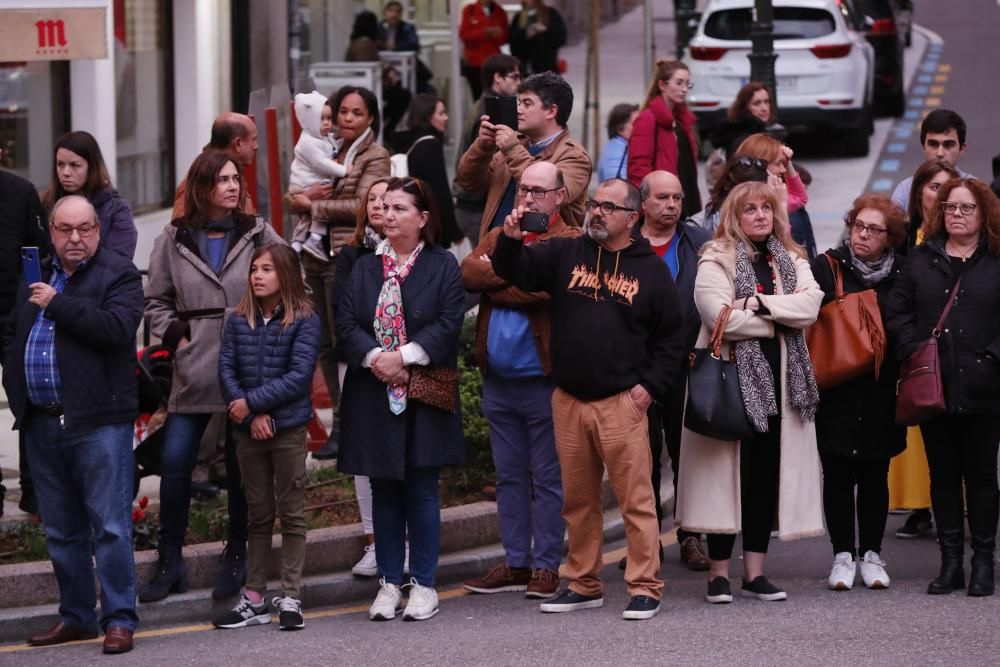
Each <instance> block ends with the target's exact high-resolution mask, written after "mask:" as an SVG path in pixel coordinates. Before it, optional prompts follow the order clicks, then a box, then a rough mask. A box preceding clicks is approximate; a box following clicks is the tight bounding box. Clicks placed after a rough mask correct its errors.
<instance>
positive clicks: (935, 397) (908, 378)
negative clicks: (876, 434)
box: [896, 278, 962, 426]
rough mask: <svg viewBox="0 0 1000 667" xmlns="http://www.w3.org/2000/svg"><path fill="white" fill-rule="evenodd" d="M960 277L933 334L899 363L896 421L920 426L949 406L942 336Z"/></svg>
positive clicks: (960, 281) (956, 293)
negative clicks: (946, 397)
mask: <svg viewBox="0 0 1000 667" xmlns="http://www.w3.org/2000/svg"><path fill="white" fill-rule="evenodd" d="M961 284H962V279H961V278H959V279H958V280H957V281H956V282H955V286H954V287H952V288H951V296H949V297H948V302H947V303H946V304H945V305H944V310H943V311H941V317H940V318H938V321H937V324H936V325H935V326H934V329H933V330H932V331H931V337H930V338H928V339H927V340H925V341H924V342H922V343H920V344H919V345H917V349H915V350H914V351H913V354H911V355H910V356H909V357H908V358H907V359H906V361H904V362H903V363H902V364H900V366H899V380H898V381H897V382H896V423H897V424H900V425H902V426H919V425H920V424H923V423H924V422H925V421H927V420H929V419H932V418H934V417H937V416H938V415H940V414H943V413H944V412H945V411H946V410H947V409H948V406H947V404H946V403H945V400H944V384H943V382H942V380H941V356H940V352H939V350H938V338H940V337H941V331H942V328H943V327H944V321H945V320H946V319H947V318H948V313H949V312H951V307H952V306H953V305H954V303H955V297H956V296H958V287H959V285H961Z"/></svg>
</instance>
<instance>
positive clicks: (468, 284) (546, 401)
mask: <svg viewBox="0 0 1000 667" xmlns="http://www.w3.org/2000/svg"><path fill="white" fill-rule="evenodd" d="M565 200H566V187H565V183H564V182H563V176H562V172H561V171H560V170H559V167H557V166H556V165H554V164H552V163H551V162H546V161H539V162H533V163H532V164H531V165H530V166H528V167H527V168H526V169H525V170H524V173H523V174H522V175H521V182H520V183H519V184H518V187H517V189H516V199H515V210H517V211H518V212H520V213H523V212H525V211H534V212H538V213H543V214H544V215H545V216H546V217H547V218H548V230H547V231H545V232H543V233H540V234H532V235H531V237H530V238H529V239H528V240H526V241H525V245H533V244H535V243H538V242H542V241H548V240H549V239H552V238H559V237H576V236H579V235H580V230H579V228H577V227H570V226H568V225H567V224H566V223H565V222H564V221H563V220H562V219H561V218H560V215H559V207H560V206H562V204H563V203H564V202H565ZM502 231H503V229H502V228H501V227H494V228H493V229H492V230H490V231H489V232H488V233H487V234H486V236H484V237H483V240H482V241H481V242H480V243H479V246H478V247H477V248H476V249H475V250H474V251H473V252H472V253H471V254H470V255H469V256H468V257H466V258H465V261H463V262H462V282H463V284H464V285H465V289H467V290H469V291H470V292H479V293H481V295H482V296H481V298H480V301H479V315H478V318H477V319H476V342H477V345H476V361H477V362H478V364H479V369H480V371H481V372H482V374H483V416H485V417H486V421H487V423H489V425H490V445H491V448H492V450H493V463H494V467H495V468H496V473H497V486H496V488H497V515H498V517H499V522H500V540H501V542H502V544H503V548H504V553H505V555H506V560H505V562H504V563H502V564H500V565H497V566H496V567H494V568H492V569H491V570H489V572H487V573H486V574H485V575H483V576H480V577H475V578H473V579H469V580H467V581H466V582H465V588H466V589H467V590H470V591H472V592H474V593H502V592H506V591H525V597H529V598H538V599H545V598H550V597H553V596H555V594H556V593H557V592H558V589H559V561H560V559H561V558H562V543H563V534H564V533H565V532H566V522H565V521H564V520H563V517H562V507H563V490H562V477H561V472H560V467H559V457H558V456H557V454H556V443H555V434H554V433H553V429H552V392H553V391H554V390H555V384H554V383H553V381H552V377H551V372H552V363H551V360H550V355H549V332H550V330H551V311H550V308H549V297H548V295H547V294H543V293H538V292H535V293H532V292H524V291H522V290H519V289H518V288H516V287H514V286H513V285H511V284H510V283H509V282H508V281H506V280H504V279H502V278H500V277H498V276H497V274H496V273H494V271H493V263H492V262H491V261H490V255H491V254H492V253H493V251H494V249H495V248H496V245H497V237H498V236H499V235H500V233H501V232H502Z"/></svg>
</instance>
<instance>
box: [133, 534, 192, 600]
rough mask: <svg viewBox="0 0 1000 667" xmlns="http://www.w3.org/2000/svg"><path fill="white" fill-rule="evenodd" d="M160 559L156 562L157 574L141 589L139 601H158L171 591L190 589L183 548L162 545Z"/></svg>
mask: <svg viewBox="0 0 1000 667" xmlns="http://www.w3.org/2000/svg"><path fill="white" fill-rule="evenodd" d="M159 554H160V559H159V561H158V562H157V564H156V574H154V575H153V579H152V580H151V581H150V582H149V583H148V584H146V586H145V588H143V589H142V590H141V591H139V602H156V601H157V600H162V599H163V598H165V597H167V596H168V595H170V594H171V593H186V592H187V589H188V579H187V564H186V563H185V562H184V558H183V557H182V556H181V548H180V547H174V546H165V545H164V546H161V547H160V550H159Z"/></svg>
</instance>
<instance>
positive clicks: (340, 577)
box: [0, 468, 674, 643]
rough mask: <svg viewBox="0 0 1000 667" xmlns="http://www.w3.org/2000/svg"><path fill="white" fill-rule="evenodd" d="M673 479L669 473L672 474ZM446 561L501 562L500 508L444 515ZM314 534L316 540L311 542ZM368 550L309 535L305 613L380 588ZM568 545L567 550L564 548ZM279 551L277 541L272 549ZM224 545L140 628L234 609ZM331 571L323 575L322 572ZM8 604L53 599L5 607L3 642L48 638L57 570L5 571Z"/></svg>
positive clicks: (202, 548)
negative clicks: (218, 577)
mask: <svg viewBox="0 0 1000 667" xmlns="http://www.w3.org/2000/svg"><path fill="white" fill-rule="evenodd" d="M666 472H668V473H669V468H666ZM665 477H666V478H667V479H666V480H664V481H663V482H661V484H660V490H661V505H662V507H663V511H664V516H669V515H670V514H671V513H672V512H673V505H674V498H673V483H672V481H671V480H670V475H669V474H667V475H665ZM602 492H603V493H602V495H603V506H604V507H605V512H604V541H605V543H607V542H613V541H617V540H621V539H623V538H624V537H625V525H624V521H623V520H622V517H621V513H620V511H619V510H618V507H617V504H616V502H615V499H614V497H613V495H612V493H611V491H610V487H609V485H608V482H607V479H605V480H604V482H603V485H602ZM441 524H442V525H441V557H440V560H439V563H438V572H437V579H438V585H439V586H444V585H449V584H454V583H457V582H460V581H463V580H464V579H467V578H469V577H472V576H475V575H478V574H482V572H483V571H484V570H486V569H487V568H489V567H492V566H493V565H496V564H498V563H500V562H502V561H503V557H504V550H503V547H502V546H501V545H500V544H499V527H498V523H497V513H496V503H494V502H478V503H472V504H471V505H463V506H460V507H451V508H447V509H444V510H441ZM314 535H315V536H316V537H315V538H314V537H313V536H314ZM363 544H364V537H363V535H362V532H361V527H360V524H354V525H351V526H338V527H335V528H324V529H318V530H313V531H310V532H309V542H308V545H307V555H306V575H305V576H304V578H303V586H302V594H301V597H302V605H303V607H304V608H305V609H307V610H309V609H316V608H320V607H330V606H334V605H341V604H345V603H349V602H360V601H367V600H368V599H369V598H371V597H372V595H373V594H374V591H375V588H376V586H377V581H376V579H375V578H371V579H360V578H357V577H354V576H352V575H351V572H350V568H351V566H352V565H353V562H354V560H355V559H356V557H357V555H358V553H359V552H360V551H361V549H362V546H363ZM566 544H567V543H566V542H565V540H564V543H563V552H564V553H565V550H566ZM278 545H280V539H278V538H277V537H276V538H275V542H274V547H272V548H276V547H277V546H278ZM221 550H222V543H220V542H215V543H209V544H199V545H193V546H190V547H185V548H184V558H185V561H187V564H188V578H189V580H190V581H191V585H192V586H193V587H194V589H193V590H190V591H188V592H187V593H182V594H175V595H171V596H169V597H167V598H166V599H165V600H162V601H160V602H155V603H151V604H140V605H139V607H138V612H139V617H140V629H150V628H155V627H161V626H166V625H176V624H182V623H192V622H196V623H197V622H204V623H208V622H210V619H211V618H212V616H213V615H214V614H217V613H219V612H221V611H224V610H226V609H228V608H230V606H231V605H232V600H224V601H215V600H213V599H212V595H211V586H212V584H213V583H214V579H215V574H216V568H217V562H218V558H219V554H220V553H221ZM271 562H272V564H273V565H275V571H274V572H273V573H271V576H270V577H269V581H272V582H273V581H277V580H278V579H279V577H278V576H277V569H276V566H277V563H278V560H277V559H276V558H273V557H272V559H271ZM155 564H156V554H155V552H152V551H148V552H138V553H136V567H137V569H138V571H139V581H140V582H142V581H144V577H148V576H149V574H150V573H151V571H152V568H153V567H154V566H155ZM323 572H325V573H323ZM0 573H2V575H0V579H2V581H3V584H2V589H3V591H4V600H5V604H10V601H11V600H17V599H22V600H23V599H34V600H38V599H39V597H40V596H42V595H48V596H51V597H50V598H49V599H51V600H53V602H51V603H48V604H36V605H31V606H10V607H6V608H2V609H0V642H5V643H6V642H20V641H24V640H25V638H27V637H29V636H31V635H32V634H36V633H40V632H44V631H45V630H47V629H49V628H50V627H51V626H52V625H53V624H55V623H56V622H57V621H58V620H59V616H58V603H57V602H55V600H57V598H58V588H57V586H56V582H55V575H54V574H53V572H52V564H51V562H49V561H45V562H39V563H20V564H16V565H7V566H3V567H2V568H0Z"/></svg>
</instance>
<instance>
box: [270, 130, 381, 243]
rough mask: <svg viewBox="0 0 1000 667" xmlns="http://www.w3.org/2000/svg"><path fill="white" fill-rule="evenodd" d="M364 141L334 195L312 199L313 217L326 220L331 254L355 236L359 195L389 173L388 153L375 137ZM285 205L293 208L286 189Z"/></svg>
mask: <svg viewBox="0 0 1000 667" xmlns="http://www.w3.org/2000/svg"><path fill="white" fill-rule="evenodd" d="M365 142H366V145H364V146H363V147H362V148H360V149H359V150H358V152H357V154H356V155H355V156H354V166H353V168H352V169H351V173H349V174H347V176H344V177H343V178H341V179H340V180H338V181H337V184H336V185H335V186H334V188H333V197H332V198H331V199H324V200H320V201H314V202H313V203H312V210H311V211H310V214H311V215H312V218H313V220H315V221H317V222H323V223H326V224H327V226H328V229H329V235H330V255H337V253H339V252H340V249H341V247H343V245H344V244H345V243H348V242H349V241H350V240H351V237H352V236H354V226H355V224H357V215H358V208H359V207H360V206H361V205H362V201H361V199H362V197H364V196H365V195H366V194H367V193H368V188H370V187H371V185H372V183H374V182H375V181H377V180H378V179H380V178H388V177H389V153H388V152H387V151H386V150H385V149H384V148H383V147H382V146H380V145H379V144H377V143H375V137H374V136H369V137H368V139H366V140H365ZM284 202H285V207H286V208H288V210H292V208H291V204H292V196H291V193H285V197H284Z"/></svg>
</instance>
